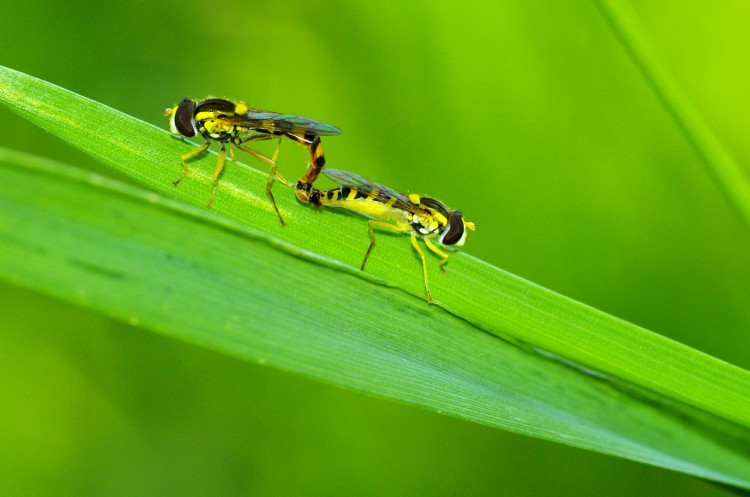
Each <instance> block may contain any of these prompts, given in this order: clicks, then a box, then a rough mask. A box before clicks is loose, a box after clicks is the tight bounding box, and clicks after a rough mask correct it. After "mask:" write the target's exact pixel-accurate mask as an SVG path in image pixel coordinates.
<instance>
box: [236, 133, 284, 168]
mask: <svg viewBox="0 0 750 497" xmlns="http://www.w3.org/2000/svg"><path fill="white" fill-rule="evenodd" d="M271 138H273V135H268V134H260V135H253V136H250V137H248V138H244V139H242V140H237V141H235V142H234V144H235V146H236V147H237V148H239V149H240V150H242V151H243V152H245V153H248V154H250V155H252V156H253V157H255V158H256V159H260V160H262V161H263V162H265V163H266V164H271V165H273V164H274V162H275V161H274V159H271V158H270V157H268V156H267V155H263V154H261V153H260V152H258V151H257V150H253V149H252V148H247V147H243V146H242V144H243V143H246V142H250V141H260V140H270V139H271Z"/></svg>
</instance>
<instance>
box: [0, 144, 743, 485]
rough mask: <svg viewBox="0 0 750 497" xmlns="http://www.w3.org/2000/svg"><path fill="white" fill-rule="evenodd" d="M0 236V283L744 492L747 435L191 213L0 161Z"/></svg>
mask: <svg viewBox="0 0 750 497" xmlns="http://www.w3.org/2000/svg"><path fill="white" fill-rule="evenodd" d="M29 220H33V222H29ZM0 227H2V231H0V277H3V278H7V279H10V280H11V281H14V282H16V283H19V284H22V285H24V286H28V287H30V288H34V289H37V290H40V291H43V292H45V293H49V294H52V295H55V296H58V297H60V298H62V299H64V300H67V301H69V302H73V303H76V304H78V305H81V306H84V307H87V308H90V309H95V310H97V311H101V312H103V313H106V314H108V315H110V316H113V317H116V318H118V319H121V320H124V321H127V322H130V323H133V324H137V325H139V326H143V327H146V328H148V329H153V330H157V331H159V332H161V333H164V334H167V335H170V336H174V337H176V338H180V339H182V340H186V341H188V342H192V343H196V344H200V345H203V346H206V347H209V348H212V349H216V350H219V351H223V352H225V353H228V354H231V355H234V356H237V357H241V358H244V359H248V360H252V361H256V362H259V363H264V364H269V365H273V366H275V367H279V368H282V369H285V370H290V371H295V372H298V373H301V374H304V375H306V376H310V377H313V378H317V379H320V380H323V381H327V382H330V383H334V384H337V385H341V386H344V387H348V388H352V389H355V390H358V391H361V392H365V393H368V394H371V395H376V396H381V397H385V398H389V399H393V400H397V401H400V402H405V403H408V404H414V405H418V406H422V407H424V408H427V409H431V410H433V411H437V412H441V413H445V414H449V415H452V416H456V417H459V418H463V419H466V420H470V421H474V422H478V423H483V424H487V425H490V426H494V427H498V428H504V429H508V430H511V431H515V432H518V433H523V434H526V435H531V436H535V437H541V438H545V439H549V440H554V441H558V442H562V443H566V444H571V445H575V446H578V447H583V448H587V449H592V450H597V451H600V452H604V453H608V454H615V455H619V456H623V457H628V458H632V459H635V460H638V461H644V462H648V463H651V464H656V465H660V466H664V467H667V468H671V469H675V470H678V471H684V472H686V473H690V474H694V475H697V476H701V477H705V478H710V479H714V480H717V481H722V482H725V483H727V484H731V485H737V486H744V487H748V488H750V459H748V451H747V447H748V445H747V435H748V434H747V430H743V429H740V428H738V427H736V426H732V425H731V424H729V423H726V422H723V421H721V420H717V419H715V418H713V417H710V416H705V414H703V413H698V412H694V411H692V410H690V409H686V408H685V407H684V406H682V407H680V406H675V405H670V404H669V403H664V399H660V398H657V397H655V396H653V395H651V394H649V393H648V392H645V391H639V390H637V389H634V388H633V387H632V386H628V385H624V384H622V383H618V382H616V381H613V380H611V379H608V378H606V377H604V376H600V375H594V374H590V373H586V372H584V371H582V370H580V369H578V368H575V367H571V366H570V365H569V364H566V363H565V362H562V361H558V360H554V359H551V358H549V357H546V356H545V355H543V354H539V353H537V352H536V351H534V350H529V349H527V348H525V347H519V346H518V345H515V344H512V343H509V342H505V341H503V340H499V339H497V337H494V336H492V335H489V334H486V333H482V332H480V331H479V330H477V329H476V328H475V327H474V326H472V325H471V324H470V323H468V322H466V321H465V320H462V319H460V318H458V317H456V316H453V315H452V314H450V313H448V312H446V311H445V310H443V309H441V308H439V307H434V306H432V307H431V306H427V305H426V304H425V303H424V302H423V301H422V300H420V299H416V298H414V297H412V296H410V295H408V294H406V293H404V292H403V291H401V290H399V289H397V288H393V287H389V286H384V285H377V284H373V283H372V282H370V281H366V280H364V279H362V278H359V277H357V276H356V274H355V273H353V272H349V270H348V269H346V268H343V267H341V266H340V265H337V264H335V263H330V262H329V261H326V260H321V259H320V258H319V257H318V256H315V255H314V254H303V257H300V252H299V249H297V248H295V247H293V246H290V245H288V244H286V243H284V242H282V241H279V240H278V239H276V238H274V237H271V236H269V235H267V234H265V233H263V232H259V231H257V230H254V229H252V228H248V227H245V226H243V225H241V224H239V223H236V222H234V221H231V220H227V219H222V218H218V217H217V216H214V215H213V214H211V213H208V212H206V211H205V210H202V209H197V208H193V207H190V206H186V205H185V204H182V203H177V202H174V201H170V200H165V199H163V198H161V197H158V196H156V195H154V194H151V193H148V192H145V191H142V190H140V189H137V188H135V187H130V186H127V185H123V184H121V183H117V182H114V181H112V180H107V179H104V178H101V177H100V176H97V175H93V174H90V173H86V172H83V171H81V170H77V169H72V168H69V167H64V166H61V165H59V164H56V163H51V162H48V161H44V160H41V159H38V158H34V157H30V156H26V155H21V154H17V153H12V152H10V151H7V150H4V149H0ZM21 261H22V262H21ZM51 268H54V271H52V270H50V269H51ZM322 290H325V291H322Z"/></svg>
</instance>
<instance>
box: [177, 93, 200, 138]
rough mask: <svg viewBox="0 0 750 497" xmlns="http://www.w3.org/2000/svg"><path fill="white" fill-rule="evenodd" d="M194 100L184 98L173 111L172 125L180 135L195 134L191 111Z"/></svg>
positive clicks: (188, 135)
mask: <svg viewBox="0 0 750 497" xmlns="http://www.w3.org/2000/svg"><path fill="white" fill-rule="evenodd" d="M194 110H195V102H193V101H192V100H190V99H189V98H186V99H185V100H183V101H182V102H180V103H179V105H178V106H177V110H176V111H175V113H174V125H175V127H176V128H177V131H179V132H180V134H181V135H183V136H187V137H191V136H195V127H194V126H193V111H194Z"/></svg>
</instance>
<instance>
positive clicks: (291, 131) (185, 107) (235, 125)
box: [164, 98, 341, 226]
mask: <svg viewBox="0 0 750 497" xmlns="http://www.w3.org/2000/svg"><path fill="white" fill-rule="evenodd" d="M164 115H165V116H169V128H170V131H171V132H172V134H174V135H177V136H184V137H188V138H192V137H194V136H196V135H198V134H200V135H201V136H202V137H203V138H204V139H205V140H206V143H204V144H203V145H201V146H200V147H198V148H196V149H195V150H192V151H190V152H188V153H186V154H184V155H182V156H181V157H180V159H181V160H182V174H181V175H180V177H179V178H177V179H176V180H175V181H174V184H175V186H177V185H178V184H179V183H180V181H182V179H183V178H184V177H185V175H186V174H187V173H188V170H189V168H188V164H187V160H188V159H191V158H193V157H196V156H198V155H200V154H202V153H203V152H205V151H206V150H208V147H209V146H210V145H211V141H213V140H217V141H218V142H219V143H220V144H221V150H220V151H219V160H218V161H217V162H216V167H215V168H214V172H213V189H212V190H211V198H210V199H209V200H208V204H207V207H209V208H210V207H211V204H213V201H214V198H215V197H216V187H217V186H218V184H219V176H220V175H221V172H222V170H223V169H224V162H225V160H226V148H227V145H228V146H229V154H230V155H231V157H232V160H234V158H235V157H234V150H233V149H232V145H234V146H235V147H237V148H238V149H240V150H242V151H243V152H247V153H248V154H250V155H252V156H254V157H256V158H258V159H260V160H262V161H264V162H266V163H268V164H270V166H271V173H270V174H269V176H268V182H267V183H266V193H268V197H269V198H270V199H271V204H272V205H273V208H274V210H275V211H276V215H277V216H278V217H279V221H280V222H281V225H282V226H284V220H283V219H282V217H281V213H280V212H279V208H278V207H277V206H276V200H275V199H274V198H273V193H272V192H271V183H272V181H273V178H274V176H275V177H277V178H279V179H280V180H281V181H282V182H284V183H285V184H286V185H289V186H292V183H289V182H288V181H287V180H285V179H284V178H283V177H282V176H281V175H280V174H279V173H278V172H276V154H277V153H278V150H279V149H278V146H277V147H276V152H275V153H274V156H273V157H268V156H266V155H263V154H261V153H260V152H258V151H256V150H253V149H251V148H247V147H246V146H244V144H245V143H247V142H251V141H259V140H269V139H272V138H274V137H279V144H280V139H281V137H287V138H289V139H291V140H293V141H295V142H297V143H300V144H302V145H303V146H305V147H306V148H307V149H308V151H309V152H310V161H311V164H319V165H320V168H322V167H323V165H324V164H325V159H324V157H323V150H322V148H321V147H320V140H319V139H318V141H317V145H316V146H315V148H314V150H313V147H312V143H313V140H315V139H316V138H318V137H320V136H328V135H337V134H339V133H341V130H340V129H338V128H336V127H334V126H331V125H330V124H325V123H322V122H320V121H315V120H312V119H307V118H305V117H298V116H292V115H289V114H279V113H277V112H266V111H263V110H257V109H251V108H250V107H249V106H248V105H247V104H245V103H244V102H232V101H230V100H225V99H221V98H208V99H206V100H201V101H198V102H196V101H195V100H192V99H189V98H186V99H184V100H183V101H182V102H180V103H179V104H177V105H176V106H175V107H172V108H168V109H166V110H165V111H164ZM318 170H319V169H318ZM316 176H317V174H316ZM313 179H314V178H313Z"/></svg>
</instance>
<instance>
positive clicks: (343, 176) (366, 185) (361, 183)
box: [323, 169, 419, 212]
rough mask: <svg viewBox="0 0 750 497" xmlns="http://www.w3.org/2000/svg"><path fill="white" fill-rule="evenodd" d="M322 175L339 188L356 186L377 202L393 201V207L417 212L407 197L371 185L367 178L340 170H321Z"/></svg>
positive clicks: (376, 184)
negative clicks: (339, 186)
mask: <svg viewBox="0 0 750 497" xmlns="http://www.w3.org/2000/svg"><path fill="white" fill-rule="evenodd" d="M323 174H325V175H326V176H328V177H329V178H330V179H332V180H333V181H335V182H336V183H338V184H339V185H341V186H356V187H357V189H359V190H360V191H361V192H363V193H367V194H369V195H372V196H373V197H375V198H376V199H377V200H379V201H381V202H383V203H386V202H388V201H389V200H390V199H395V202H394V203H393V206H394V207H397V208H401V209H404V210H406V211H409V212H418V211H419V208H418V206H417V205H415V204H413V203H412V202H411V201H410V200H409V197H407V196H406V195H404V194H403V193H401V192H399V191H396V190H394V189H393V188H390V187H387V186H385V185H380V184H378V183H373V182H372V181H370V180H369V179H367V178H364V177H362V176H360V175H359V174H357V173H353V172H350V171H342V170H341V169H323Z"/></svg>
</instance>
